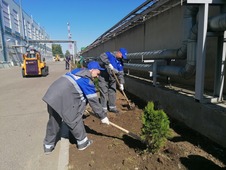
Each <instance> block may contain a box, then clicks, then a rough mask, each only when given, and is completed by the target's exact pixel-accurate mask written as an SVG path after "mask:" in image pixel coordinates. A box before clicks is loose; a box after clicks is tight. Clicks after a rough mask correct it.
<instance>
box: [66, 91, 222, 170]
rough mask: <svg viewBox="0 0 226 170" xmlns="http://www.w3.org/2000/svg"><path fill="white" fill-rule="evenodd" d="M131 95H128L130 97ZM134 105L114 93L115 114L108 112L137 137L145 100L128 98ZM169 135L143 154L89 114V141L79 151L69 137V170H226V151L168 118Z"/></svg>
mask: <svg viewBox="0 0 226 170" xmlns="http://www.w3.org/2000/svg"><path fill="white" fill-rule="evenodd" d="M130 98H131V96H130ZM132 102H134V103H135V104H136V105H137V107H136V108H135V109H134V110H128V109H127V108H126V107H125V106H126V104H127V102H126V100H125V99H124V97H123V96H122V95H121V93H119V92H118V93H117V107H118V109H119V110H120V114H119V115H115V114H114V113H111V112H109V113H108V117H109V119H110V121H111V122H113V123H115V124H117V125H119V126H121V127H123V128H125V129H127V130H129V131H130V132H132V133H135V134H137V135H138V136H140V133H141V127H142V122H141V113H142V109H144V107H145V106H146V103H144V102H142V101H138V100H132ZM170 122H171V123H170V125H171V128H172V129H173V132H174V135H173V138H172V139H170V140H168V141H167V144H166V146H165V147H164V148H162V149H161V150H160V151H159V152H158V153H155V154H150V153H146V152H145V149H146V146H145V145H144V144H143V143H142V142H141V141H139V140H137V139H134V138H132V137H130V136H128V135H127V134H125V133H124V132H123V131H121V130H119V129H117V128H115V127H113V126H107V125H103V124H101V123H100V120H98V119H97V118H95V117H94V116H92V115H89V116H86V117H84V123H85V125H86V131H87V134H88V138H89V139H92V140H93V141H94V142H93V144H92V145H91V146H90V147H88V148H87V149H85V150H84V151H79V150H77V148H76V147H75V145H74V140H73V139H72V138H70V142H71V144H70V149H69V154H70V156H69V169H73V170H91V169H92V170H132V169H135V170H154V169H158V170H162V169H166V170H171V169H172V170H175V169H181V170H184V169H191V170H201V169H205V170H218V169H226V150H225V149H224V148H221V147H220V146H218V145H216V144H214V143H213V142H211V141H209V140H208V139H207V138H205V137H203V136H201V135H200V134H198V133H196V132H194V131H192V130H190V129H188V128H186V127H185V126H184V125H182V124H180V123H178V122H176V121H175V120H170Z"/></svg>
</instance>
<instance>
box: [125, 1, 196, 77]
mask: <svg viewBox="0 0 226 170" xmlns="http://www.w3.org/2000/svg"><path fill="white" fill-rule="evenodd" d="M197 13H198V6H197V5H195V6H194V5H191V6H186V8H185V12H184V34H183V36H184V37H183V43H182V46H181V47H180V48H179V49H164V50H155V51H148V52H139V53H130V54H128V55H127V57H128V59H130V60H138V59H139V60H141V58H142V60H160V59H185V58H186V57H187V62H186V65H185V66H184V67H177V66H158V68H157V74H161V75H167V76H181V77H183V78H185V79H187V78H190V77H192V76H193V75H194V73H195V65H196V41H197V31H198V25H197V24H195V23H196V15H197ZM146 66H147V65H146ZM146 66H144V67H142V66H141V65H135V64H134V65H131V64H129V65H127V67H128V68H130V69H135V68H136V69H137V70H141V71H145V70H146V69H147V67H146ZM147 70H148V71H153V68H152V67H150V68H149V69H147Z"/></svg>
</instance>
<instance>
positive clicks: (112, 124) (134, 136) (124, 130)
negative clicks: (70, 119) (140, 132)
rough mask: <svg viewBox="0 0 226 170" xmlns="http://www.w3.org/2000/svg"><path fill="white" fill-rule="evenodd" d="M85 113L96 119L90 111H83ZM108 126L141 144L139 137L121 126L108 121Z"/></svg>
mask: <svg viewBox="0 0 226 170" xmlns="http://www.w3.org/2000/svg"><path fill="white" fill-rule="evenodd" d="M85 112H86V113H88V114H91V115H92V116H94V117H96V116H95V115H94V114H93V113H92V112H90V111H88V110H85ZM109 124H110V125H111V126H113V127H115V128H117V129H119V130H121V131H123V132H125V133H127V134H128V135H129V136H131V137H133V138H134V139H137V140H139V141H141V142H143V140H142V139H141V138H140V137H139V136H137V135H136V134H134V133H132V132H130V131H128V130H126V129H124V128H122V127H121V126H119V125H116V124H115V123H112V122H110V121H109Z"/></svg>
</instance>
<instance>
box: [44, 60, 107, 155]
mask: <svg viewBox="0 0 226 170" xmlns="http://www.w3.org/2000/svg"><path fill="white" fill-rule="evenodd" d="M100 70H104V69H103V68H101V67H100V65H99V63H98V62H95V61H92V62H90V63H88V65H87V68H77V69H74V70H72V71H71V72H68V73H66V74H65V75H63V76H61V77H60V78H58V79H57V80H56V81H54V82H53V83H52V84H51V85H50V87H49V88H48V90H47V92H46V93H45V95H44V97H43V98H42V99H43V101H44V102H46V104H47V110H48V113H49V120H48V123H47V128H46V135H45V139H44V152H45V154H48V153H50V152H52V151H53V149H54V148H55V144H56V139H57V134H58V132H59V130H60V127H61V124H62V121H63V122H64V123H65V124H66V125H67V126H68V128H69V130H70V132H71V133H72V135H73V136H74V137H75V139H76V140H77V148H78V150H84V149H86V148H87V147H88V146H89V145H90V144H92V140H89V139H88V137H87V134H86V130H85V126H84V123H83V119H82V117H83V113H84V111H85V108H86V104H87V103H89V105H90V107H91V108H92V110H93V112H94V114H96V116H97V117H99V118H100V120H101V122H102V123H105V124H108V125H109V120H108V117H107V115H106V113H105V112H104V110H103V109H102V107H101V105H100V103H99V97H98V95H97V93H96V88H95V85H94V83H93V78H95V77H98V75H99V74H100Z"/></svg>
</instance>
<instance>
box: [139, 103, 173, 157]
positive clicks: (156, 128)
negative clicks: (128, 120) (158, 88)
mask: <svg viewBox="0 0 226 170" xmlns="http://www.w3.org/2000/svg"><path fill="white" fill-rule="evenodd" d="M142 124H143V126H142V128H141V133H142V134H141V138H142V140H144V141H145V143H146V144H147V146H148V147H147V150H148V151H149V152H151V153H155V152H157V151H158V150H159V149H161V148H162V147H163V146H165V144H166V141H167V139H169V138H170V137H171V136H172V135H171V134H172V131H171V129H170V126H169V125H170V121H169V118H168V116H167V115H166V113H165V112H164V111H163V110H154V103H153V102H148V104H147V106H146V107H145V108H144V110H143V113H142Z"/></svg>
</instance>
